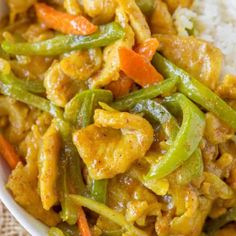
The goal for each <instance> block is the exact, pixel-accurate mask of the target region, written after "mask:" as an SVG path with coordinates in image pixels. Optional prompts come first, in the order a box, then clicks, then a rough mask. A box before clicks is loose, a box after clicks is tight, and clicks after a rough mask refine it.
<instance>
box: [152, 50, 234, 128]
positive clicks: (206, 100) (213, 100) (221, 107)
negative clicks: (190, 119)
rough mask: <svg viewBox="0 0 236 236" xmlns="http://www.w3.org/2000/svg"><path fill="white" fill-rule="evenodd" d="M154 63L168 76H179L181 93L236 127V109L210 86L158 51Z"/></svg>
mask: <svg viewBox="0 0 236 236" xmlns="http://www.w3.org/2000/svg"><path fill="white" fill-rule="evenodd" d="M152 63H153V65H154V66H155V67H156V68H157V70H158V71H159V72H160V73H162V74H163V75H164V76H165V77H166V78H173V77H174V78H179V85H178V89H179V91H180V92H181V93H183V94H185V95H186V96H187V97H189V98H190V99H191V100H193V101H194V102H195V103H197V104H199V105H201V106H202V107H204V108H205V109H206V110H208V111H211V112H212V113H214V114H215V115H216V116H217V117H219V118H220V119H221V120H222V121H224V122H225V123H226V124H228V125H229V126H231V127H232V128H234V129H236V111H235V110H234V109H233V108H231V107H230V106H229V105H228V104H227V103H226V102H224V101H223V100H222V99H221V98H220V97H219V96H217V95H216V94H215V93H214V92H212V91H211V90H210V89H209V88H207V87H206V86H205V85H203V84H202V83H201V82H199V81H198V80H196V79H194V78H193V77H191V76H190V75H189V74H188V73H187V72H185V71H184V70H182V69H180V68H178V67H177V66H176V65H174V64H173V63H172V62H170V61H169V60H167V59H166V58H164V57H163V56H161V55H160V54H158V53H156V54H155V55H154V57H153V60H152Z"/></svg>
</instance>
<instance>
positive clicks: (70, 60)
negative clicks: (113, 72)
mask: <svg viewBox="0 0 236 236" xmlns="http://www.w3.org/2000/svg"><path fill="white" fill-rule="evenodd" d="M60 66H61V70H62V71H63V72H64V74H65V75H67V76H68V77H70V78H72V79H78V80H87V79H89V78H90V76H92V75H93V74H94V73H95V72H97V71H98V70H99V69H100V67H101V66H102V51H101V49H100V48H97V49H93V48H92V49H89V50H84V51H76V52H73V53H71V54H70V55H69V56H67V57H65V58H63V59H62V60H61V61H60Z"/></svg>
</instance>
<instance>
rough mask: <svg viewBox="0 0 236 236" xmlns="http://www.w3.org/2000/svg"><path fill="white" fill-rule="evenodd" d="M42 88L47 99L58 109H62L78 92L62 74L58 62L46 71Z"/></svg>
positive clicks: (72, 83)
mask: <svg viewBox="0 0 236 236" xmlns="http://www.w3.org/2000/svg"><path fill="white" fill-rule="evenodd" d="M44 86H45V88H46V93H47V98H48V99H49V100H51V101H52V102H53V103H54V104H56V105H57V106H60V107H64V106H65V105H66V103H67V102H68V101H69V100H70V99H71V98H72V97H73V96H74V95H75V93H76V92H77V91H78V87H77V86H76V83H75V81H74V80H73V79H71V78H69V77H68V76H67V75H65V74H64V73H63V71H62V69H61V67H60V64H59V63H58V62H55V63H53V65H52V66H51V67H50V68H49V70H48V71H47V73H46V75H45V79H44Z"/></svg>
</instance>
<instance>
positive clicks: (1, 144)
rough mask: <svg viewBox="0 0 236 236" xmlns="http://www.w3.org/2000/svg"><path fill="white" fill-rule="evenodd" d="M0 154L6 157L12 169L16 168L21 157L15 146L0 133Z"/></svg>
mask: <svg viewBox="0 0 236 236" xmlns="http://www.w3.org/2000/svg"><path fill="white" fill-rule="evenodd" d="M0 155H1V156H2V157H3V158H4V159H5V161H6V162H7V163H8V165H9V166H10V167H11V169H15V167H16V166H17V164H18V162H20V157H19V155H18V154H17V153H16V151H15V150H14V148H13V146H12V145H11V144H10V143H9V142H8V141H7V140H6V139H5V138H4V137H3V136H2V134H0Z"/></svg>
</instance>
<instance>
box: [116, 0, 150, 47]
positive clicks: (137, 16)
mask: <svg viewBox="0 0 236 236" xmlns="http://www.w3.org/2000/svg"><path fill="white" fill-rule="evenodd" d="M117 2H118V3H119V5H120V6H121V8H122V9H123V11H124V12H125V13H126V14H127V16H128V18H129V20H130V25H131V26H132V28H133V30H134V32H135V39H136V41H137V43H142V42H144V41H145V40H146V39H149V38H150V37H151V32H150V29H149V26H148V23H147V21H146V18H145V16H144V15H143V13H142V11H141V10H140V8H139V7H138V6H137V4H136V2H135V0H117Z"/></svg>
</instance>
